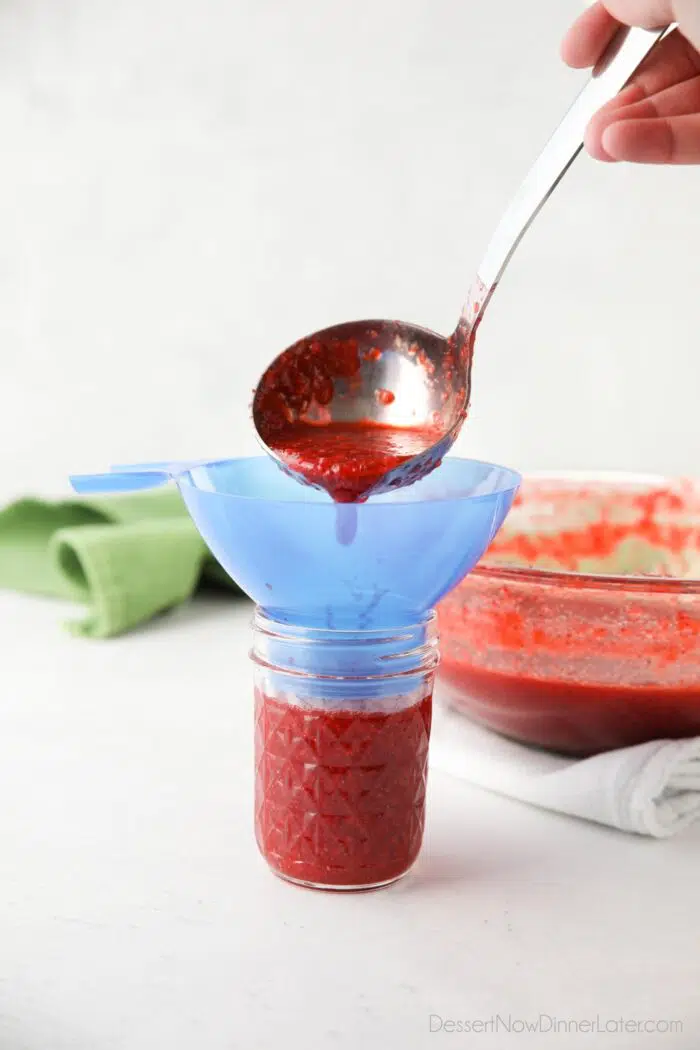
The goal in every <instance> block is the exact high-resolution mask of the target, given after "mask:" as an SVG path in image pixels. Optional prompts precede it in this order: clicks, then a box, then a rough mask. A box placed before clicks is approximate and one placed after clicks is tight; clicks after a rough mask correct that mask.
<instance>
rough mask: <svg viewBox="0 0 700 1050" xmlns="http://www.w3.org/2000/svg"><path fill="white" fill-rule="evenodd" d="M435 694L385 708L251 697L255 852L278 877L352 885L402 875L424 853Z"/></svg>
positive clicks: (365, 884)
mask: <svg viewBox="0 0 700 1050" xmlns="http://www.w3.org/2000/svg"><path fill="white" fill-rule="evenodd" d="M431 714H432V695H431V693H427V694H426V695H425V696H423V697H422V699H420V700H419V701H418V702H416V703H413V704H411V705H410V706H408V707H403V708H399V709H398V710H390V711H377V710H375V711H362V710H357V711H352V710H328V709H327V708H326V707H302V706H297V705H295V704H293V703H288V702H287V701H286V699H283V698H275V697H271V696H266V695H264V694H263V693H261V692H260V691H256V695H255V725H256V734H255V749H256V761H255V767H256V805H255V832H256V838H257V842H258V846H259V849H260V851H261V853H262V854H263V856H264V857H265V859H266V860H267V861H268V863H269V864H270V866H271V867H272V868H273V870H275V871H276V872H277V873H278V874H280V875H283V876H285V877H287V878H291V879H295V880H298V881H300V882H304V883H309V884H311V885H314V886H328V887H333V886H336V887H339V886H344V887H357V888H362V887H365V886H373V885H377V884H381V883H385V882H389V881H391V880H393V879H395V878H398V877H399V876H400V875H403V874H404V873H405V872H406V871H408V869H409V868H410V867H411V865H412V864H413V862H414V860H415V859H416V857H417V856H418V853H419V851H420V847H421V842H422V838H423V827H424V823H425V790H426V778H427V761H428V740H429V736H430V723H431Z"/></svg>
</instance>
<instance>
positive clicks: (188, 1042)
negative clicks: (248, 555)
mask: <svg viewBox="0 0 700 1050" xmlns="http://www.w3.org/2000/svg"><path fill="white" fill-rule="evenodd" d="M69 612H72V610H69ZM66 615H67V613H66V610H65V609H64V608H63V607H62V606H59V605H56V604H53V603H50V602H44V601H39V600H35V599H29V598H21V597H17V596H14V595H0V622H1V623H2V633H3V649H2V661H3V669H2V678H1V683H2V689H1V691H0V787H1V790H2V799H3V805H2V807H0V841H1V842H2V850H1V851H0V1048H2V1050H6V1048H7V1050H117V1048H119V1050H121V1048H124V1050H127V1048H128V1050H155V1048H161V1047H162V1048H169V1050H181V1048H182V1050H185V1048H187V1050H189V1048H197V1050H200V1048H201V1050H225V1048H226V1050H228V1048H233V1047H241V1048H245V1050H253V1048H263V1050H273V1048H276V1047H285V1048H296V1047H299V1048H302V1047H303V1048H305V1050H316V1048H319V1050H321V1048H326V1047H328V1048H335V1047H337V1048H339V1050H346V1048H347V1050H357V1048H360V1047H369V1048H370V1050H374V1048H377V1050H379V1048H385V1047H386V1048H393V1047H397V1048H398V1047H401V1048H403V1050H414V1048H423V1047H427V1048H430V1047H432V1046H439V1045H442V1044H443V1043H444V1042H445V1041H447V1042H448V1045H450V1046H453V1045H457V1046H469V1047H472V1046H484V1047H496V1048H497V1050H501V1048H507V1047H509V1046H513V1047H525V1046H527V1047H530V1046H532V1047H544V1046H550V1045H551V1046H556V1047H560V1046H562V1047H588V1046H593V1045H595V1046H596V1048H607V1047H610V1048H613V1047H614V1048H621V1050H628V1048H629V1050H632V1048H634V1050H639V1048H643V1047H656V1046H659V1047H661V1046H663V1047H667V1048H669V1050H670V1048H671V1047H673V1048H676V1047H678V1048H681V1047H688V1048H695V1047H697V1046H698V1043H699V1042H700V1000H699V998H698V987H699V980H698V978H699V977H700V908H699V907H698V890H697V887H698V870H699V860H700V828H697V829H695V830H694V831H691V832H689V833H687V834H685V835H682V836H680V837H679V838H677V839H674V840H672V841H669V842H656V841H647V840H642V839H637V838H633V837H627V836H624V835H622V834H619V833H615V832H612V831H608V830H607V829H602V828H599V827H595V826H590V825H586V824H584V823H580V822H576V821H573V820H568V819H566V818H561V817H557V816H553V815H549V814H545V813H541V812H539V811H537V810H534V809H531V808H529V807H526V806H522V805H519V804H516V803H513V802H510V801H507V800H504V799H501V798H498V797H495V796H492V795H489V794H487V793H484V792H482V791H479V790H477V789H474V788H471V787H470V786H468V785H465V784H463V783H461V782H459V781H455V780H451V779H450V778H449V777H446V776H444V775H437V774H436V775H434V776H432V778H431V782H430V793H429V819H428V827H427V835H426V841H425V846H424V849H423V853H422V855H421V858H420V861H419V863H418V864H417V866H416V868H415V869H414V871H413V872H412V873H411V875H410V876H409V877H408V878H406V879H405V880H403V881H402V882H400V883H397V884H396V885H395V886H393V887H391V888H388V889H384V890H381V891H377V892H374V893H368V894H357V895H352V894H349V895H343V894H332V893H331V894H326V893H317V892H313V891H306V890H303V889H300V888H297V887H295V886H291V885H288V884H286V883H284V882H282V881H280V880H278V879H277V878H275V877H274V876H272V875H271V874H269V873H268V871H267V869H266V867H265V865H264V863H263V862H262V860H261V859H260V858H259V856H258V854H257V852H256V847H255V843H254V839H253V832H252V817H251V811H252V775H251V774H252V761H251V759H252V702H251V684H250V670H249V667H248V661H247V648H248V641H249V636H248V618H249V616H250V608H249V607H248V606H245V605H235V604H232V603H230V602H228V601H226V600H224V599H217V598H207V599H203V600H198V601H196V602H195V603H193V604H192V605H191V606H189V607H188V608H185V609H183V610H180V611H179V612H177V613H176V614H174V615H171V616H168V617H166V618H163V619H162V620H160V621H159V622H157V623H154V624H152V625H151V626H149V627H148V628H147V629H145V630H143V631H140V632H137V633H134V634H132V635H130V636H128V637H125V638H123V639H118V640H113V641H110V642H91V641H85V640H81V639H76V638H73V637H72V636H70V635H69V634H68V633H67V632H65V631H64V629H63V627H62V621H63V619H65V616H66ZM431 1015H436V1016H439V1017H440V1018H442V1019H443V1020H454V1021H457V1020H472V1021H473V1020H483V1021H488V1020H489V1019H490V1018H492V1017H493V1018H495V1017H496V1015H498V1016H499V1017H500V1019H501V1020H500V1021H499V1026H500V1027H499V1028H498V1030H491V1031H489V1030H488V1029H487V1030H486V1031H485V1032H482V1033H480V1034H479V1035H476V1034H474V1033H472V1034H469V1035H466V1034H463V1033H461V1034H460V1033H453V1034H451V1033H449V1032H446V1031H444V1030H443V1031H442V1032H440V1033H438V1032H433V1033H431V1032H430V1024H431V1021H430V1017H431ZM540 1015H543V1019H542V1020H541V1021H538V1018H539V1017H540ZM553 1018H557V1019H558V1021H559V1022H562V1021H579V1020H582V1019H595V1018H599V1025H600V1026H605V1025H606V1024H608V1023H610V1024H612V1025H614V1026H615V1027H619V1025H620V1022H621V1021H630V1020H638V1019H643V1020H647V1019H648V1020H650V1021H652V1022H656V1021H662V1022H664V1021H671V1020H676V1021H681V1022H682V1024H683V1031H682V1032H676V1033H675V1034H658V1033H656V1034H639V1033H637V1034H633V1033H630V1032H627V1033H624V1032H620V1031H616V1032H608V1033H604V1034H600V1033H598V1034H591V1033H589V1032H588V1033H587V1032H585V1031H583V1030H579V1031H578V1033H577V1032H576V1031H575V1030H574V1029H572V1030H570V1031H569V1033H568V1034H567V1033H566V1032H565V1031H564V1030H563V1029H562V1028H561V1027H560V1028H559V1029H558V1031H557V1033H556V1034H555V1033H552V1032H551V1031H549V1032H547V1028H548V1027H549V1028H550V1029H551V1026H552V1023H553V1021H552V1019H553ZM527 1021H529V1022H530V1023H533V1022H534V1023H539V1024H540V1025H541V1026H542V1027H541V1030H540V1031H539V1032H535V1033H531V1034H528V1033H518V1032H517V1031H516V1029H517V1027H518V1025H517V1022H527ZM432 1023H433V1026H435V1025H436V1024H437V1023H438V1022H437V1021H436V1020H435V1018H434V1019H433V1022H432ZM505 1024H510V1025H511V1028H512V1030H511V1032H510V1033H508V1031H507V1030H506V1028H505V1027H504V1025H505ZM494 1028H495V1024H494ZM545 1032H547V1034H545ZM450 1034H451V1038H449V1036H450Z"/></svg>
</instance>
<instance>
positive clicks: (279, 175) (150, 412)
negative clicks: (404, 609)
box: [0, 0, 700, 1050]
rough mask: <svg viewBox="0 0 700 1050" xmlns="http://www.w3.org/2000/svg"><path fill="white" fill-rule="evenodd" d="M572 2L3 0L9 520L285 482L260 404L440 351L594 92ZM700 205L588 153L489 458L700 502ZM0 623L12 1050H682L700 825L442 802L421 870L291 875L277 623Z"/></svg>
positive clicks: (523, 296)
mask: <svg viewBox="0 0 700 1050" xmlns="http://www.w3.org/2000/svg"><path fill="white" fill-rule="evenodd" d="M575 10H576V3H575V2H573V0H556V2H555V0H534V2H532V3H524V2H522V3H521V2H516V0H502V2H500V3H495V2H492V0H487V2H483V0H482V2H481V3H478V4H477V3H476V2H474V0H462V2H458V0H0V131H1V133H2V149H1V151H0V441H1V442H2V450H3V458H2V476H1V477H0V497H1V498H5V497H8V498H9V497H11V496H15V495H18V494H19V493H21V492H25V491H27V490H35V491H40V492H48V491H60V490H61V489H65V488H66V483H65V478H66V475H67V474H68V473H69V472H71V471H79V470H89V469H100V468H101V467H104V466H106V465H108V464H109V463H110V462H112V461H115V460H116V461H128V460H140V459H153V458H156V459H160V458H166V457H170V456H172V457H173V458H175V457H183V456H193V457H199V456H207V455H227V454H230V455H236V454H240V453H244V452H251V451H253V450H254V449H255V444H254V441H253V436H252V433H251V430H250V426H249V423H248V415H247V405H248V401H249V396H250V391H251V388H252V386H253V384H254V382H255V380H256V378H257V376H258V374H259V373H260V371H261V369H262V368H263V367H264V365H265V364H266V362H267V361H268V360H269V359H270V358H271V357H272V356H273V355H274V354H275V353H276V352H278V351H279V350H280V349H282V348H283V347H284V346H285V345H287V344H288V343H289V342H291V341H292V340H293V339H295V338H296V337H298V336H300V335H303V334H304V333H306V332H308V331H309V330H312V329H314V328H317V327H319V326H321V325H325V324H328V323H332V322H334V321H338V320H342V319H345V318H351V317H361V316H368V315H370V316H371V315H388V316H397V317H399V318H404V319H406V320H415V321H417V322H420V323H423V324H426V325H429V326H432V327H435V328H437V329H438V330H442V331H448V330H449V329H450V327H451V325H452V324H453V323H454V321H455V319H456V317H457V314H458V312H459V309H460V306H461V301H462V298H463V296H464V294H465V292H466V289H467V286H468V284H469V281H470V280H471V276H472V274H473V272H474V270H475V267H476V265H477V264H478V261H479V259H480V255H481V252H482V250H483V248H484V247H485V245H486V242H487V240H488V237H489V235H490V232H491V229H492V228H493V226H494V224H495V222H496V221H497V219H498V217H499V215H500V212H501V209H502V207H503V205H504V204H505V202H506V200H507V199H508V196H509V194H510V193H511V191H512V190H513V189H514V188H515V185H516V184H517V182H518V180H519V179H520V177H521V175H522V173H523V171H524V170H525V168H526V166H527V165H528V164H529V162H530V161H531V159H532V158H533V157H534V155H535V154H536V153H537V151H538V150H539V148H540V146H541V145H542V143H543V141H544V139H545V138H546V136H547V135H548V134H549V132H550V130H551V128H552V126H553V125H554V124H555V123H556V122H557V121H558V119H559V118H560V116H561V114H562V112H563V111H564V109H565V108H566V105H567V104H568V102H569V100H570V98H571V97H572V95H573V94H574V92H575V91H576V90H577V88H578V87H579V86H580V85H581V84H582V83H583V79H584V78H583V77H582V76H581V75H579V74H574V73H571V72H569V71H567V70H566V69H564V68H563V66H562V65H561V64H560V62H559V60H558V57H557V45H558V40H559V37H560V35H561V33H562V31H563V29H564V27H565V25H566V23H567V21H568V20H569V18H570V17H571V16H572V15H573V13H574V12H575ZM699 203H700V172H699V171H698V170H697V169H696V170H691V171H649V170H633V169H626V168H617V167H616V168H606V167H604V166H601V165H596V164H594V163H593V162H592V161H588V160H585V159H581V160H580V161H578V162H577V164H576V166H575V168H574V170H573V171H572V172H571V174H570V175H569V176H567V178H566V181H565V183H564V184H563V185H562V187H561V188H560V190H559V191H558V192H557V194H556V196H555V198H554V199H553V200H552V201H551V203H550V204H549V205H548V206H547V209H546V210H545V212H544V213H543V214H542V216H541V218H540V219H539V220H538V222H537V224H536V227H535V228H534V229H533V230H532V231H531V233H530V235H529V236H528V238H527V240H526V242H525V243H524V244H523V246H522V248H521V249H520V251H519V253H518V255H517V257H516V261H515V262H514V264H513V266H512V269H511V271H510V272H509V274H508V277H507V280H506V282H505V283H504V285H503V286H502V288H501V289H500V291H499V292H498V295H497V297H496V298H495V299H494V301H493V305H492V308H491V312H490V315H489V317H488V318H487V320H486V322H485V323H484V325H483V327H482V329H481V333H480V340H479V345H478V360H477V364H476V370H475V384H474V409H473V415H472V418H471V419H470V421H469V424H468V426H467V427H466V429H465V432H464V434H463V436H462V439H461V441H460V446H459V448H460V451H461V452H462V453H465V454H471V455H474V456H483V457H486V458H490V459H495V460H500V461H503V462H506V463H508V464H510V465H513V466H518V467H523V468H551V467H585V466H591V467H597V468H602V467H622V468H628V469H637V470H639V469H641V470H649V469H655V470H662V471H669V472H693V471H697V472H700V468H699V467H698V462H699V460H700V421H698V418H697V415H698V414H697V411H696V399H697V393H698V389H699V383H698V380H699V379H700V360H699V355H698V349H699V347H698V342H699V340H698V319H699V317H700V303H699V299H700V297H699V296H698V288H700V259H699V256H698V252H697V251H696V244H698V243H700V207H699V206H698V205H699ZM63 615H64V614H63V610H61V609H57V608H56V607H55V606H54V605H52V604H50V603H46V602H41V601H38V600H37V601H33V600H30V599H27V598H19V597H17V596H14V595H0V626H1V627H2V643H1V644H2V650H1V652H0V658H1V659H2V675H1V676H0V1050H156V1048H157V1050H160V1048H161V1047H163V1048H166V1047H167V1048H168V1050H232V1048H241V1050H254V1048H255V1047H259V1048H262V1050H278V1048H279V1047H289V1050H292V1048H294V1050H327V1048H331V1050H332V1048H333V1047H336V1046H337V1047H338V1048H339V1050H357V1048H358V1047H359V1046H363V1047H366V1048H367V1050H394V1048H397V1050H398V1048H399V1047H402V1048H404V1050H425V1048H426V1047H427V1048H428V1050H429V1048H430V1047H433V1046H436V1047H437V1046H439V1045H441V1040H442V1041H443V1042H444V1040H445V1039H447V1038H448V1037H447V1035H445V1034H444V1033H443V1035H439V1034H435V1035H432V1036H431V1035H430V1034H429V1015H430V1014H431V1013H439V1014H441V1015H442V1016H443V1017H451V1018H455V1019H462V1018H464V1019H469V1018H471V1019H475V1018H483V1019H488V1018H489V1017H490V1016H492V1015H493V1014H494V1013H496V1012H500V1013H503V1014H506V1015H507V1014H512V1016H513V1017H515V1018H516V1019H521V1018H526V1019H530V1020H532V1019H533V1018H534V1019H536V1018H537V1015H538V1014H539V1013H545V1014H554V1015H557V1016H558V1017H559V1018H560V1019H563V1020H572V1021H575V1020H576V1019H589V1018H591V1017H595V1016H596V1014H598V1015H600V1017H601V1019H602V1021H603V1023H605V1021H607V1020H611V1021H613V1022H614V1021H615V1019H620V1018H622V1019H628V1020H634V1019H635V1018H636V1019H645V1018H646V1019H656V1020H660V1021H663V1020H664V1019H666V1020H675V1019H679V1020H682V1022H683V1024H684V1032H683V1034H681V1035H675V1036H668V1035H659V1036H658V1037H657V1036H639V1035H629V1034H627V1035H624V1034H623V1035H610V1036H609V1037H606V1036H602V1037H600V1036H598V1037H596V1036H591V1035H590V1034H581V1035H578V1036H577V1035H575V1034H574V1035H571V1036H566V1035H564V1036H551V1037H548V1036H547V1035H543V1034H536V1035H534V1036H530V1037H528V1036H523V1035H518V1036H513V1038H512V1039H508V1038H507V1037H506V1036H504V1035H502V1034H501V1035H498V1034H497V1035H492V1036H484V1037H479V1036H474V1037H472V1038H468V1037H464V1036H460V1035H454V1036H452V1039H451V1040H448V1041H449V1042H450V1045H453V1043H454V1045H459V1046H460V1047H462V1046H467V1045H468V1046H469V1047H474V1046H482V1045H483V1046H484V1047H489V1048H491V1047H493V1048H494V1050H507V1048H510V1047H513V1048H516V1047H518V1048H519V1047H522V1048H525V1047H528V1048H529V1047H533V1048H534V1047H537V1050H541V1048H542V1047H544V1046H550V1045H551V1046H556V1047H557V1048H559V1047H567V1048H576V1050H578V1048H584V1047H589V1046H592V1045H595V1046H596V1047H600V1048H601V1050H603V1048H604V1050H641V1048H643V1047H646V1046H648V1047H657V1046H658V1047H663V1048H667V1050H671V1048H673V1050H690V1048H694V1047H696V1046H697V1033H698V1031H699V1030H700V1017H699V1015H698V1005H697V988H698V981H699V979H700V959H699V957H698V943H699V932H698V931H699V922H700V920H699V919H698V908H697V884H698V874H697V873H698V865H697V856H698V843H699V841H700V840H699V838H698V835H697V833H696V832H697V831H698V829H695V833H694V832H691V833H689V834H688V835H686V836H680V837H679V838H678V839H674V840H672V841H671V842H668V843H656V842H648V841H644V840H641V839H638V838H634V837H631V836H624V835H620V834H615V833H613V832H611V831H608V830H607V829H602V828H597V827H594V826H592V825H585V824H581V823H577V822H575V821H569V820H565V819H563V818H558V817H555V816H552V815H551V814H545V813H541V812H539V811H536V810H533V809H530V808H528V807H525V806H519V805H517V804H515V803H512V802H508V801H505V800H503V799H499V798H497V797H496V796H491V795H487V794H485V793H483V792H479V791H478V790H476V789H473V788H469V787H468V786H467V785H465V784H460V783H458V782H456V781H450V780H449V778H447V777H445V776H435V777H433V778H432V780H431V789H430V801H429V820H428V830H427V837H426V844H425V848H424V851H423V853H422V855H421V858H420V860H419V863H418V865H417V867H416V871H415V873H413V875H412V876H411V878H409V879H407V880H405V881H404V882H402V883H399V884H398V885H397V886H396V887H395V888H394V889H392V890H386V891H382V893H378V894H375V895H359V896H355V895H349V896H344V897H342V898H341V897H335V896H329V895H324V894H314V893H305V892H303V891H301V890H299V889H298V888H296V887H292V886H290V885H286V884H284V883H282V882H281V881H278V880H276V879H274V878H273V877H272V876H270V875H268V874H267V873H266V871H265V869H264V865H263V863H262V861H261V860H260V859H259V858H258V857H257V855H256V852H255V847H254V845H253V841H252V828H251V824H252V821H251V812H252V802H251V797H250V795H251V780H252V770H251V758H252V746H251V739H252V726H251V721H252V718H251V708H252V705H251V703H250V678H249V667H248V661H247V656H246V652H247V648H248V639H249V633H248V626H247V621H248V616H249V611H248V609H246V608H241V607H236V606H232V605H231V604H230V603H221V602H217V601H215V600H214V599H212V600H211V601H210V602H209V603H206V602H200V603H198V604H197V605H196V606H193V607H190V608H186V609H183V610H180V611H178V613H176V614H175V615H174V616H173V617H172V618H168V619H165V620H161V621H158V622H156V623H154V624H151V625H149V627H148V628H146V629H145V630H143V631H140V632H135V633H134V634H132V635H129V636H128V637H126V638H123V639H116V640H114V641H112V642H109V643H89V642H86V641H84V640H78V639H74V638H72V637H70V636H69V635H68V634H67V633H65V632H64V631H63V629H62V626H61V622H60V621H61V618H62V616H63Z"/></svg>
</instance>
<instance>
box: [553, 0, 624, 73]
mask: <svg viewBox="0 0 700 1050" xmlns="http://www.w3.org/2000/svg"><path fill="white" fill-rule="evenodd" d="M618 28H619V23H618V22H617V21H616V20H615V19H614V18H613V16H612V15H611V14H610V13H609V12H608V11H607V10H606V9H605V8H604V7H603V5H602V3H595V4H593V6H592V7H589V8H587V9H586V10H585V11H584V12H583V14H581V15H579V17H578V18H577V19H576V21H575V22H574V24H573V25H572V26H571V28H570V29H569V31H568V33H567V34H566V36H565V37H564V39H563V40H562V43H561V57H562V58H563V59H564V61H565V62H566V64H567V65H568V66H572V67H573V68H574V69H586V68H588V66H594V65H595V64H596V62H597V61H598V59H599V57H600V56H601V55H602V53H603V51H604V50H605V48H606V47H607V46H608V44H609V43H610V41H611V40H612V38H613V36H614V35H615V32H616V30H617V29H618Z"/></svg>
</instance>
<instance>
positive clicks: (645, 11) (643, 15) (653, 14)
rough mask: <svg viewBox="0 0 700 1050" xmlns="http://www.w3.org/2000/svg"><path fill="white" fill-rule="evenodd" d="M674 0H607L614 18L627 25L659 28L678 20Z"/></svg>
mask: <svg viewBox="0 0 700 1050" xmlns="http://www.w3.org/2000/svg"><path fill="white" fill-rule="evenodd" d="M674 6H675V4H674V2H673V0H605V7H606V8H607V10H608V12H609V13H610V14H611V15H612V17H613V18H616V19H617V21H618V22H622V24H623V25H626V26H642V27H643V28H644V29H658V28H659V27H660V26H667V25H670V23H671V22H675V21H676V20H677V15H676V14H675V13H674Z"/></svg>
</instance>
